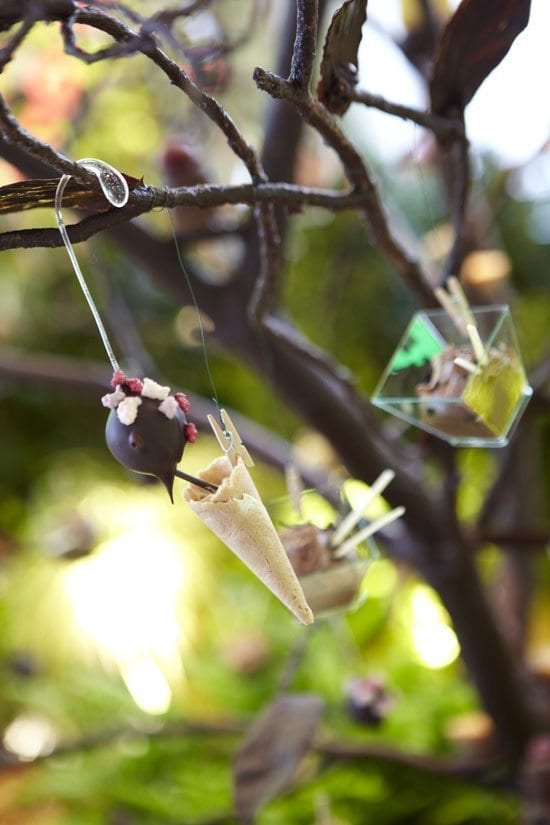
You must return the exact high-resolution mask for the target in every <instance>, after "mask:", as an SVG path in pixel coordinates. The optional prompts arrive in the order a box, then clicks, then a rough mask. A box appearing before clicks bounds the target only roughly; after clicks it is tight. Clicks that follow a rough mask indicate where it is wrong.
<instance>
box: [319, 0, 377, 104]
mask: <svg viewBox="0 0 550 825" xmlns="http://www.w3.org/2000/svg"><path fill="white" fill-rule="evenodd" d="M366 19H367V0H346V2H345V3H344V5H343V6H341V8H339V9H338V11H336V12H335V13H334V16H333V18H332V20H331V22H330V26H329V29H328V32H327V36H326V39H325V47H324V49H323V59H322V61H321V79H320V80H319V85H318V86H317V96H318V98H319V100H320V101H321V103H323V104H324V105H325V106H326V107H327V109H328V110H329V111H331V112H334V113H335V114H337V115H343V114H344V112H345V111H347V109H348V107H349V105H350V100H349V97H348V89H349V88H350V87H353V86H355V84H356V83H357V51H358V49H359V44H360V43H361V29H362V27H363V23H364V22H365V20H366Z"/></svg>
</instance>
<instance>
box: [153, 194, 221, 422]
mask: <svg viewBox="0 0 550 825" xmlns="http://www.w3.org/2000/svg"><path fill="white" fill-rule="evenodd" d="M168 219H169V221H170V228H171V230H172V237H173V239H174V246H175V247H176V255H177V258H178V263H179V266H180V269H181V271H182V272H183V275H184V277H185V282H186V283H187V288H188V290H189V294H190V296H191V300H192V302H193V306H194V307H195V312H196V313H197V323H198V326H199V335H200V339H201V346H202V352H203V356H204V366H205V369H206V374H207V375H208V380H209V381H210V386H211V388H212V393H213V397H212V401H213V402H214V404H215V405H216V410H217V413H218V419H219V421H220V424H221V427H222V429H223V433H224V435H225V436H227V437H228V438H229V437H231V438H232V436H231V433H229V432H227V429H226V426H225V422H224V420H223V416H222V414H221V407H220V402H219V399H218V391H217V389H216V384H215V383H214V377H213V375H212V371H211V369H210V360H209V358H208V347H207V345H206V333H205V330H204V324H203V322H202V315H201V311H200V308H199V304H198V301H197V298H196V296H195V290H194V289H193V284H192V283H191V278H190V277H189V273H188V272H187V269H186V268H185V264H184V263H183V256H182V254H181V249H180V247H179V243H178V237H177V235H176V228H175V226H174V221H173V220H172V213H171V212H170V210H168Z"/></svg>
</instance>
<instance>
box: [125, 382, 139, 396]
mask: <svg viewBox="0 0 550 825" xmlns="http://www.w3.org/2000/svg"><path fill="white" fill-rule="evenodd" d="M126 386H127V387H128V389H129V390H131V392H135V393H136V395H139V394H140V393H141V391H142V389H143V381H140V379H139V378H127V379H126Z"/></svg>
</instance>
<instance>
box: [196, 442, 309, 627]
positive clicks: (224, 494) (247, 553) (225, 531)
mask: <svg viewBox="0 0 550 825" xmlns="http://www.w3.org/2000/svg"><path fill="white" fill-rule="evenodd" d="M198 476H199V478H201V479H202V480H203V481H208V482H210V483H211V484H215V485H217V486H218V489H217V490H216V492H215V493H208V492H207V491H206V490H203V489H202V488H200V487H197V486H194V485H189V487H187V489H186V490H185V493H184V498H185V500H186V501H187V503H188V504H189V506H190V507H191V509H192V510H193V512H194V513H196V515H197V516H198V517H199V518H200V519H201V521H203V522H204V524H206V526H207V527H208V528H209V529H210V530H212V532H213V533H215V534H216V535H217V536H218V538H219V539H221V541H223V543H224V544H225V545H226V546H227V547H229V549H230V550H232V551H233V553H235V555H236V556H238V558H239V559H240V560H241V561H242V562H244V564H246V566H247V567H248V568H249V569H250V570H251V571H252V572H253V573H254V574H255V575H256V576H257V577H258V578H259V579H260V581H262V582H263V583H264V584H265V585H266V587H268V588H269V589H270V590H271V592H272V593H273V594H274V595H275V596H277V598H278V599H280V601H281V602H282V603H283V604H284V605H286V607H288V609H289V610H290V611H291V612H292V613H294V615H295V616H296V618H297V619H299V620H300V621H301V622H303V624H311V622H313V613H312V612H311V608H310V607H309V605H308V603H307V601H306V598H305V596H304V592H303V590H302V587H301V585H300V582H299V581H298V579H297V577H296V574H295V572H294V570H293V569H292V565H291V564H290V561H289V559H288V556H287V554H286V552H285V549H284V547H283V545H282V544H281V540H280V538H279V536H278V535H277V532H276V530H275V527H274V526H273V522H272V521H271V519H270V517H269V515H268V512H267V510H266V508H265V506H264V504H263V502H262V500H261V498H260V495H259V493H258V491H257V489H256V487H255V485H254V482H253V481H252V478H251V476H250V473H249V472H248V470H247V468H246V467H245V465H244V463H243V461H242V459H241V458H240V457H238V458H237V460H236V463H235V464H234V465H233V464H232V463H231V461H229V459H228V458H227V457H226V456H222V457H220V458H217V459H215V460H214V461H212V462H211V463H210V464H209V465H208V467H206V468H205V469H204V470H201V472H199V473H198Z"/></svg>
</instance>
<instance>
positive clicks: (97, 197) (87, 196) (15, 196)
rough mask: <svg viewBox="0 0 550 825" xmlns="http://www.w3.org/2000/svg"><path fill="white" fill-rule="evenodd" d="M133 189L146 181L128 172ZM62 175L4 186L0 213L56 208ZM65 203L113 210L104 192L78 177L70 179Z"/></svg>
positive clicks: (2, 187) (127, 179)
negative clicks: (87, 185)
mask: <svg viewBox="0 0 550 825" xmlns="http://www.w3.org/2000/svg"><path fill="white" fill-rule="evenodd" d="M124 177H125V178H126V182H127V184H128V186H129V188H130V191H132V190H133V189H136V188H137V187H138V186H141V185H142V183H143V181H142V180H138V179H137V178H133V177H130V176H129V175H124ZM58 183H59V178H38V179H36V180H23V181H17V183H10V184H8V185H7V186H0V214H7V213H8V212H23V211H25V210H27V209H44V208H48V207H51V208H53V205H54V202H55V191H56V189H57V184H58ZM63 206H71V207H73V208H78V209H87V210H88V211H90V212H96V211H97V212H105V211H106V210H107V209H111V208H112V207H111V204H110V203H108V202H107V201H106V200H105V198H104V197H103V195H102V194H101V193H99V192H93V191H92V190H91V189H86V188H85V187H84V186H82V184H80V183H78V182H77V181H75V180H74V179H72V180H70V181H69V182H68V184H67V187H66V189H65V193H64V195H63Z"/></svg>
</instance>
